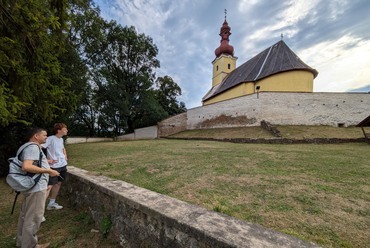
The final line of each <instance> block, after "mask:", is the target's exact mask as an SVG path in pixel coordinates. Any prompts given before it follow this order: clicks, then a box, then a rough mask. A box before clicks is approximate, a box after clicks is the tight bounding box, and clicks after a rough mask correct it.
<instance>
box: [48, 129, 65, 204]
mask: <svg viewBox="0 0 370 248" xmlns="http://www.w3.org/2000/svg"><path fill="white" fill-rule="evenodd" d="M53 131H54V135H51V136H49V137H48V138H47V139H46V143H45V144H43V145H42V147H43V148H46V149H47V158H48V162H49V165H50V167H51V169H53V170H56V171H58V172H59V173H60V176H59V177H50V178H49V188H48V190H50V199H49V204H48V205H47V207H46V209H47V210H59V209H62V208H63V206H61V205H59V204H58V203H57V202H56V201H55V200H56V198H57V196H58V193H59V190H60V187H61V185H62V181H64V179H65V177H66V172H67V153H66V149H65V148H64V140H63V136H65V135H67V133H68V129H67V125H66V124H64V123H56V124H55V125H54V130H53Z"/></svg>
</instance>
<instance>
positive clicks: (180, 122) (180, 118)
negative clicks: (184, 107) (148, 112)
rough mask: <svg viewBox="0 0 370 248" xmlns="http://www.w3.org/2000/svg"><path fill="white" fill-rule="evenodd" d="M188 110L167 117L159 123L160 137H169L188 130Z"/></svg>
mask: <svg viewBox="0 0 370 248" xmlns="http://www.w3.org/2000/svg"><path fill="white" fill-rule="evenodd" d="M186 122H187V112H185V113H181V114H178V115H175V116H172V117H170V118H167V119H165V120H163V121H161V122H159V123H158V137H167V136H169V135H171V134H175V133H178V132H181V131H184V130H186V125H187V123H186Z"/></svg>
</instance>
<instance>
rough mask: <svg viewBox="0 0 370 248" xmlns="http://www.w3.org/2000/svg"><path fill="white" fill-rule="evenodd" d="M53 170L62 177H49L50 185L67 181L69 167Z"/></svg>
mask: <svg viewBox="0 0 370 248" xmlns="http://www.w3.org/2000/svg"><path fill="white" fill-rule="evenodd" d="M51 169H53V170H56V171H58V172H59V174H60V176H56V177H49V185H54V184H57V183H58V182H63V181H64V180H65V179H66V175H67V166H63V167H60V168H51ZM61 177H62V178H63V179H62V178H61Z"/></svg>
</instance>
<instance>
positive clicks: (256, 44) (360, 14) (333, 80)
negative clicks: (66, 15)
mask: <svg viewBox="0 0 370 248" xmlns="http://www.w3.org/2000/svg"><path fill="white" fill-rule="evenodd" d="M95 3H96V4H97V5H98V6H99V7H100V10H101V16H102V17H103V18H105V19H107V20H112V19H113V20H116V21H117V22H118V23H119V24H121V25H122V26H134V27H135V28H136V30H137V32H138V33H144V34H145V35H147V36H150V37H151V38H152V39H153V42H154V44H155V45H156V46H157V47H158V50H159V53H158V57H157V58H158V59H159V61H160V63H161V68H160V69H159V70H158V71H157V76H164V75H168V76H170V77H172V78H173V79H174V81H175V82H176V83H177V84H178V85H180V87H181V89H182V93H183V94H182V96H181V97H180V98H179V100H180V101H183V102H185V104H186V107H187V108H193V107H197V106H201V99H202V97H203V96H204V95H205V94H206V93H207V91H208V90H209V89H210V88H211V84H212V61H213V60H214V59H215V54H214V51H215V49H216V48H217V47H218V46H219V45H220V39H221V37H220V36H219V32H220V28H221V26H222V23H223V22H224V18H225V13H224V10H225V9H227V22H228V23H229V26H230V27H231V33H232V35H231V36H230V44H231V45H232V46H233V47H234V56H236V57H238V60H237V62H236V66H237V67H238V66H240V65H241V64H243V63H244V62H246V61H247V60H249V59H250V58H252V57H253V56H255V55H257V54H258V53H260V52H262V51H263V50H264V49H266V48H268V47H270V46H271V45H273V44H275V43H276V42H278V41H279V40H280V39H281V34H283V39H284V41H285V43H286V44H287V45H288V46H289V47H290V48H291V49H292V50H293V51H294V52H295V53H296V54H297V55H298V56H299V57H300V58H301V59H302V60H303V61H304V62H305V63H306V64H308V65H309V66H311V67H313V68H314V69H316V70H318V71H319V75H318V76H317V77H316V79H315V80H314V91H315V92H345V91H354V90H355V91H365V92H368V91H370V1H369V0H321V1H318V0H310V1H307V0H239V1H238V0H95Z"/></svg>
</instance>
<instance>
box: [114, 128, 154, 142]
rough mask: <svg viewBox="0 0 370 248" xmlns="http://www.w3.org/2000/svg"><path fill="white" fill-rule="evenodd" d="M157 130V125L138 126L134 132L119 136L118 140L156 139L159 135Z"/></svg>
mask: <svg viewBox="0 0 370 248" xmlns="http://www.w3.org/2000/svg"><path fill="white" fill-rule="evenodd" d="M157 130H158V128H157V126H150V127H144V128H138V129H135V131H134V133H130V134H125V135H121V136H118V137H117V140H140V139H156V138H157V137H158V131H157Z"/></svg>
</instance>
